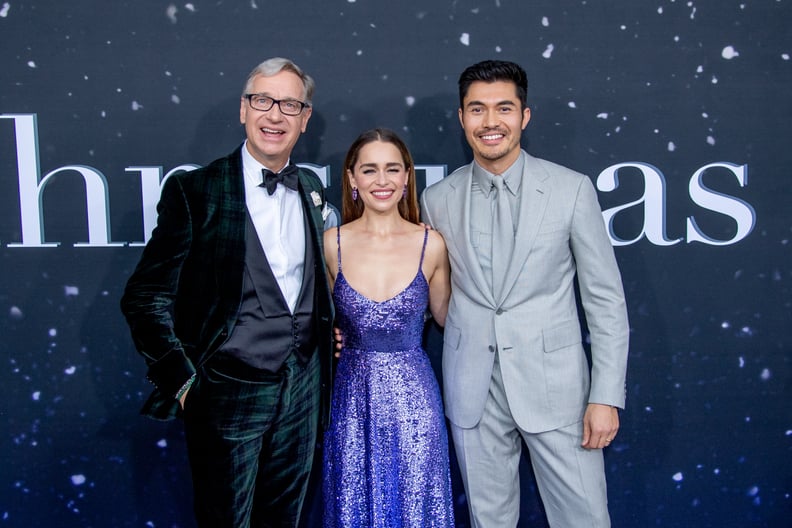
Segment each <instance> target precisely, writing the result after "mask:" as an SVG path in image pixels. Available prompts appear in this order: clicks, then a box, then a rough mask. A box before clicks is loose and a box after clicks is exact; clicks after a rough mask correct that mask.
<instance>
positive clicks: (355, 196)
mask: <svg viewBox="0 0 792 528" xmlns="http://www.w3.org/2000/svg"><path fill="white" fill-rule="evenodd" d="M357 199H358V191H357V187H352V201H353V202H357Z"/></svg>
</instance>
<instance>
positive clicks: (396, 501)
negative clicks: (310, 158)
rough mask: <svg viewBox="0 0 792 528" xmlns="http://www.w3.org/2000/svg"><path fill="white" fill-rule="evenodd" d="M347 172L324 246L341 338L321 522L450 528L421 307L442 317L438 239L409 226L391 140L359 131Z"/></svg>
mask: <svg viewBox="0 0 792 528" xmlns="http://www.w3.org/2000/svg"><path fill="white" fill-rule="evenodd" d="M344 167H345V169H346V175H345V176H346V178H345V180H344V182H343V193H344V198H343V208H342V209H343V216H344V225H343V226H342V227H341V228H340V229H332V230H329V231H327V232H326V233H325V240H324V245H325V257H326V260H327V266H328V274H329V276H330V278H331V281H332V283H333V284H334V287H333V299H334V301H335V306H336V321H337V324H338V326H339V327H340V329H341V331H342V334H343V342H344V348H343V350H342V351H341V357H340V360H339V362H338V368H337V371H336V377H335V385H334V389H333V401H332V414H331V418H330V426H329V428H328V430H327V431H326V432H325V437H324V467H323V470H324V483H323V484H324V516H323V521H324V526H325V527H326V528H335V527H339V528H341V527H343V528H357V527H372V528H374V527H376V528H386V527H387V528H396V527H403V528H407V527H453V526H454V516H453V503H452V494H451V479H450V474H449V465H448V440H447V435H446V428H445V418H444V415H443V406H442V401H441V398H440V391H439V389H438V385H437V380H436V378H435V375H434V372H433V370H432V367H431V364H430V362H429V358H428V357H427V355H426V352H424V350H423V349H422V347H421V340H422V335H423V329H424V320H425V319H424V314H425V312H426V309H427V307H428V308H429V310H430V311H431V313H432V315H433V317H434V318H435V320H436V321H437V322H438V323H439V324H441V325H442V324H443V323H444V322H445V315H446V311H447V308H448V298H449V295H450V284H449V273H450V272H449V264H448V256H447V253H446V249H445V243H444V242H443V239H442V237H441V236H440V235H439V234H438V233H437V232H436V231H429V230H427V229H425V228H423V227H422V226H420V225H418V203H417V193H416V187H415V169H414V165H413V162H412V159H411V157H410V154H409V152H408V151H407V148H406V146H405V145H404V143H403V142H402V141H401V139H399V138H398V136H396V134H394V133H393V132H392V131H389V130H386V129H376V130H371V131H368V132H365V133H364V134H362V135H361V136H360V137H359V138H358V139H357V140H356V141H355V142H354V143H353V144H352V147H351V148H350V151H349V153H348V154H347V157H346V161H345V164H344Z"/></svg>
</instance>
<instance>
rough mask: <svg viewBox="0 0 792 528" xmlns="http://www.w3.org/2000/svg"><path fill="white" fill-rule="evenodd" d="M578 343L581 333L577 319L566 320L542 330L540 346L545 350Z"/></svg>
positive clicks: (553, 349) (549, 350)
mask: <svg viewBox="0 0 792 528" xmlns="http://www.w3.org/2000/svg"><path fill="white" fill-rule="evenodd" d="M580 343H581V333H580V323H579V322H578V321H567V322H566V323H564V324H561V325H558V326H554V327H553V328H547V329H544V330H542V346H543V348H544V351H545V352H554V351H556V350H560V349H562V348H566V347H570V346H574V345H579V344H580Z"/></svg>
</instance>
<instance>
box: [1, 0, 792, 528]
mask: <svg viewBox="0 0 792 528" xmlns="http://www.w3.org/2000/svg"><path fill="white" fill-rule="evenodd" d="M790 20H792V6H791V5H790V3H789V1H788V0H757V1H754V2H738V1H734V0H717V1H716V0H704V1H681V0H680V1H675V0H658V1H656V2H643V1H612V2H608V1H598V0H579V1H575V2H557V1H554V0H538V1H534V2H524V1H518V0H489V1H487V2H473V1H470V0H453V1H451V0H438V1H435V2H424V1H419V0H404V1H402V2H385V1H383V0H376V1H375V0H328V1H324V2H319V1H314V2H309V1H306V0H294V1H290V2H272V1H270V2H265V1H263V0H248V1H247V2H228V1H222V0H220V1H212V2H202V1H200V0H198V1H195V2H192V3H179V4H177V3H173V4H168V3H166V2H165V3H163V2H130V1H117V2H99V1H93V2H77V3H72V2H55V1H52V0H30V1H12V0H9V1H8V2H0V50H2V54H0V64H2V68H0V266H1V267H0V270H2V273H1V274H0V336H2V339H0V358H2V362H1V363H0V364H1V365H2V368H1V369H0V386H2V392H1V393H0V394H2V398H0V418H2V421H0V423H2V424H3V427H2V428H1V429H0V442H1V443H0V453H2V455H0V456H2V459H0V467H2V468H3V469H2V471H0V474H2V478H0V526H9V527H11V526H14V527H17V526H19V527H22V526H24V527H29V526H61V527H71V526H74V527H87V526H95V527H123V526H128V527H136V526H149V527H177V526H178V527H182V526H183V527H188V526H193V523H192V519H191V504H190V501H191V499H190V492H189V474H188V471H187V467H186V460H185V453H184V446H183V441H182V433H181V424H180V423H167V424H164V423H156V422H152V421H147V420H145V419H143V418H141V417H139V416H138V414H137V411H138V408H139V407H140V405H141V403H142V401H143V399H144V397H145V396H146V394H147V392H148V390H149V386H148V385H147V383H146V382H145V381H144V378H143V372H144V365H143V362H142V360H141V359H140V358H139V356H137V354H136V353H135V352H134V350H133V348H132V345H131V342H130V340H129V337H128V332H127V329H126V326H125V324H124V322H123V320H122V318H121V316H120V313H119V310H118V301H119V298H120V293H121V290H122V288H123V284H124V282H125V280H126V278H127V277H128V275H129V273H130V272H131V269H132V267H133V266H134V264H135V263H136V261H137V259H138V256H139V254H140V244H139V243H140V242H141V241H143V240H144V238H145V236H146V231H145V225H146V224H145V216H144V210H147V211H150V210H151V206H152V205H153V204H152V203H151V199H150V196H149V198H148V200H146V199H144V198H142V197H141V193H142V192H144V191H145V190H146V189H148V190H149V191H150V190H151V182H152V181H154V182H155V183H156V182H157V181H158V179H159V177H160V176H161V175H164V174H166V173H168V172H169V171H171V170H172V169H175V168H177V167H179V166H181V165H185V164H194V165H201V164H205V163H207V162H209V161H211V160H212V159H214V158H216V157H219V156H221V155H223V154H226V153H228V152H230V151H231V150H232V149H233V148H234V147H236V146H237V145H238V144H239V142H240V141H241V139H242V137H243V131H242V129H241V127H240V126H239V124H238V104H239V103H238V97H239V93H240V91H241V87H242V83H243V81H244V79H245V77H246V75H247V73H248V72H249V70H250V69H251V68H252V67H253V66H254V65H255V64H257V63H258V62H259V61H261V60H262V59H265V58H268V57H271V56H286V57H290V58H292V59H293V60H295V61H296V62H297V63H298V64H300V65H301V66H302V67H304V68H305V69H306V70H307V71H308V72H309V73H311V74H312V75H313V76H314V77H315V78H316V81H317V85H318V88H317V94H316V97H315V101H314V102H315V111H314V116H313V118H312V119H311V121H310V123H309V131H308V133H307V135H306V136H305V137H303V139H302V140H301V141H300V143H299V144H298V148H297V152H296V153H295V156H294V157H295V158H296V159H297V160H298V161H303V162H308V163H313V164H316V165H317V166H319V167H321V168H322V170H323V171H326V172H325V175H327V176H328V184H329V185H330V187H329V194H330V197H331V199H332V200H334V201H335V203H336V204H338V203H339V200H338V193H339V185H338V177H339V174H340V164H341V161H342V157H343V155H344V153H345V151H346V148H347V146H348V145H349V143H350V142H351V141H352V140H353V139H354V137H355V136H356V135H357V134H358V133H359V132H360V131H362V130H364V129H366V128H369V127H372V126H375V125H382V126H388V127H391V128H394V129H396V130H398V131H400V132H401V133H402V135H403V136H404V138H405V139H406V140H407V142H408V143H409V145H410V147H411V149H412V151H413V154H414V156H415V158H416V160H417V162H418V163H420V164H422V165H426V166H429V168H430V171H429V172H427V173H424V171H421V175H420V178H423V177H424V176H425V175H427V174H428V175H430V176H431V174H435V172H432V171H436V170H438V167H437V166H441V167H440V170H441V171H442V170H443V167H442V166H445V167H447V168H448V170H449V171H450V170H452V169H454V168H456V167H457V166H459V165H461V164H463V163H466V162H467V161H468V160H469V157H470V153H469V152H468V151H467V149H466V146H465V143H464V138H463V136H462V135H461V133H460V131H459V125H458V121H457V116H456V108H457V96H456V79H457V77H458V75H459V73H460V72H461V71H462V69H463V68H464V67H466V66H467V65H469V64H471V63H473V62H476V61H478V60H481V59H485V58H503V59H510V60H516V61H518V62H520V63H521V64H522V65H523V66H524V67H525V68H526V70H527V71H528V75H529V103H530V105H531V107H532V110H533V119H532V121H531V123H530V124H529V126H528V129H527V131H526V133H525V136H524V145H525V146H526V148H527V149H528V150H529V151H530V152H531V153H532V154H534V155H536V156H539V157H544V158H547V159H550V160H553V161H556V162H559V163H562V164H564V165H567V166H570V167H572V168H574V169H577V170H579V171H581V172H585V173H587V174H589V175H590V176H591V177H592V179H594V180H595V181H596V182H597V183H598V185H599V188H600V201H601V204H602V206H603V208H604V209H606V210H608V211H611V212H613V213H616V214H615V216H614V219H613V222H612V225H611V227H612V236H613V237H614V242H615V243H617V244H618V245H617V247H616V254H617V258H618V260H619V264H620V267H621V270H622V274H623V278H624V283H625V287H626V291H627V298H628V305H629V312H630V318H631V328H632V339H631V355H630V364H629V372H628V402H627V409H626V410H625V411H624V412H623V413H622V415H621V418H622V430H621V433H620V435H619V437H618V440H617V441H616V442H615V444H614V445H613V446H612V447H611V448H610V449H609V450H608V452H607V454H606V457H607V459H606V460H607V470H608V478H609V497H610V504H611V512H612V517H613V521H614V526H620V527H646V526H663V527H685V528H687V527H691V526H695V527H709V526H712V527H744V526H770V527H783V526H790V520H789V519H790V518H792V498H791V497H790V494H791V493H792V464H790V460H791V459H792V457H791V455H792V453H791V451H792V406H790V397H792V387H790V380H791V378H792V368H791V366H790V359H791V358H792V339H790V333H789V322H790V320H792V317H791V313H790V312H792V309H791V308H790V303H791V302H792V296H790V280H792V269H791V268H792V266H790V264H791V263H792V259H791V258H790V247H789V246H790V237H791V236H792V213H790V205H789V203H790V198H792V192H790V185H789V183H788V182H789V171H790V167H792V148H790V121H791V119H792V107H791V103H792V97H790V89H791V88H792V84H791V83H790V81H791V80H792V75H791V74H792V61H791V60H790V54H792V29H790V28H791V27H792V26H791V25H790ZM623 164H624V166H623V167H622V165H623ZM710 164H715V165H714V166H712V167H709V168H707V169H706V170H701V169H702V168H704V167H708V166H710ZM615 167H620V168H619V169H618V171H616V170H615ZM614 172H615V173H616V176H617V178H616V179H617V180H618V186H616V187H615V188H612V187H613V186H611V187H608V185H607V183H608V180H609V179H612V178H610V176H611V175H612V174H613V173H614ZM50 174H52V176H50V177H48V175H50ZM44 178H46V182H45V184H42V185H41V186H40V183H39V182H41V181H42V180H43V179H44ZM152 178H153V180H152ZM420 178H419V179H420ZM430 179H431V177H430ZM84 182H87V183H84ZM147 182H148V186H147ZM691 182H692V183H691ZM420 183H421V184H422V185H423V184H424V181H423V180H421V182H420ZM614 183H615V182H614ZM89 192H90V193H92V194H90V197H89V198H88V199H86V193H89ZM633 203H634V204H633ZM629 204H633V205H631V206H628V205H629ZM39 224H40V225H39ZM103 226H104V229H105V231H106V234H103V233H102V229H103ZM42 233H43V234H42ZM89 234H90V235H91V236H90V238H89ZM619 240H622V241H624V242H618V241H619ZM54 243H59V244H58V245H55V244H54ZM49 244H52V245H49ZM428 339H429V345H428V348H429V350H430V352H431V353H432V355H433V359H434V360H435V363H436V364H437V360H438V356H439V346H438V343H439V339H440V336H439V334H438V333H437V332H434V331H432V332H431V334H430V335H429V336H428ZM455 484H457V494H458V495H459V496H460V500H459V504H460V508H459V523H458V524H459V526H467V525H468V522H467V517H466V513H465V510H464V502H463V501H464V499H463V498H462V496H461V495H462V491H461V488H459V487H458V481H456V482H455ZM523 488H524V489H525V492H526V495H527V497H526V500H525V501H524V508H523V515H522V520H521V524H520V526H525V527H527V526H543V525H544V521H543V520H541V518H542V517H541V511H540V506H539V503H538V501H537V499H536V497H535V494H534V493H533V491H532V485H531V481H530V477H529V476H528V475H527V474H526V479H525V480H524V482H523ZM311 519H312V522H313V523H314V524H315V523H316V516H315V515H314V516H312V517H311Z"/></svg>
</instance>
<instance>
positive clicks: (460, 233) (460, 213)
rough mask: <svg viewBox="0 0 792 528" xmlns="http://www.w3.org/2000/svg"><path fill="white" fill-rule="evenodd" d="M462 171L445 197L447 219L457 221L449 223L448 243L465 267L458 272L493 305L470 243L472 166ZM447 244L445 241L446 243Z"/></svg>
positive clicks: (491, 296)
mask: <svg viewBox="0 0 792 528" xmlns="http://www.w3.org/2000/svg"><path fill="white" fill-rule="evenodd" d="M464 170H465V177H464V178H461V179H460V181H459V182H458V184H456V186H453V187H452V192H450V193H448V194H447V195H446V208H447V214H448V216H447V218H450V219H459V220H458V221H451V222H449V225H450V228H451V237H450V238H451V240H450V243H452V244H453V245H454V246H455V251H456V253H457V254H459V255H460V257H461V258H460V259H459V263H461V264H463V265H465V266H467V269H465V270H460V273H461V274H462V275H463V276H466V277H470V278H471V279H472V281H473V284H474V285H475V286H476V289H478V291H479V293H480V294H481V296H482V297H483V298H484V299H485V300H486V302H488V303H490V304H494V301H495V299H494V297H493V295H492V292H491V291H490V288H489V287H488V286H487V280H486V278H485V277H484V272H483V271H482V270H481V266H479V264H478V262H479V261H478V256H477V255H476V250H475V249H474V248H473V245H472V244H471V243H470V193H471V185H472V178H473V165H472V164H470V165H468V166H467V167H466V168H465V169H464ZM448 242H449V241H446V243H448ZM455 263H456V262H455Z"/></svg>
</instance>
